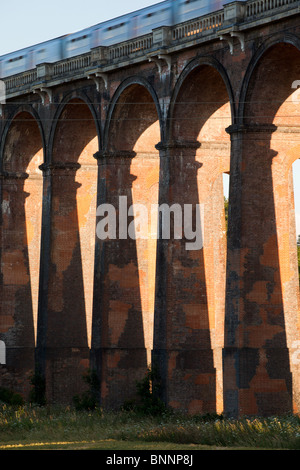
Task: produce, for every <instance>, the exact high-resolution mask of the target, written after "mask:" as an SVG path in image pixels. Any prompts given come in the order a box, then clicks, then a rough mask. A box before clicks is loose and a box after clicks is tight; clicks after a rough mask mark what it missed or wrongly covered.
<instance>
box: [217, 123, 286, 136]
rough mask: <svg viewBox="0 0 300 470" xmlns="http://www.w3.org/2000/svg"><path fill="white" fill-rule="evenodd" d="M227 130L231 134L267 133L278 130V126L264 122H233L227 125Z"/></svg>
mask: <svg viewBox="0 0 300 470" xmlns="http://www.w3.org/2000/svg"><path fill="white" fill-rule="evenodd" d="M225 130H226V132H227V133H228V134H230V135H234V134H252V133H265V134H272V133H273V132H275V131H276V130H277V126H275V125H274V124H268V123H265V124H264V123H262V124H255V123H252V124H232V125H231V126H229V127H227V128H226V129H225Z"/></svg>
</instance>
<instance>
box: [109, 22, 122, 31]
mask: <svg viewBox="0 0 300 470" xmlns="http://www.w3.org/2000/svg"><path fill="white" fill-rule="evenodd" d="M124 24H125V23H120V24H115V25H113V26H110V27H109V28H107V31H112V30H113V29H117V28H121V27H122V26H124Z"/></svg>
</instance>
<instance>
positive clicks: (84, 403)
mask: <svg viewBox="0 0 300 470" xmlns="http://www.w3.org/2000/svg"><path fill="white" fill-rule="evenodd" d="M83 380H84V381H85V382H86V383H87V384H88V386H89V389H88V390H87V391H85V392H83V393H82V394H81V395H75V396H74V397H73V404H74V406H75V409H76V410H77V411H82V410H88V411H92V410H95V409H96V408H97V407H98V405H99V389H100V382H99V379H98V376H97V373H96V371H94V370H92V371H91V370H90V369H89V370H88V371H87V373H86V374H85V375H84V376H83Z"/></svg>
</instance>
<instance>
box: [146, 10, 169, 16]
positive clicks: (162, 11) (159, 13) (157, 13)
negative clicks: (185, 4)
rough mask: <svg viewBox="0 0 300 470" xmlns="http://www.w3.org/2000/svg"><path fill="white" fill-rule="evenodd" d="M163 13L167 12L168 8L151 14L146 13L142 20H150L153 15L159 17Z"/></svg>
mask: <svg viewBox="0 0 300 470" xmlns="http://www.w3.org/2000/svg"><path fill="white" fill-rule="evenodd" d="M165 11H168V8H163V9H162V10H158V11H153V12H152V13H148V14H147V15H145V16H144V17H143V18H150V17H151V16H154V15H161V14H162V13H164V12H165Z"/></svg>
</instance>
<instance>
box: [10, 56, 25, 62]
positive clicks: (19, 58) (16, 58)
mask: <svg viewBox="0 0 300 470" xmlns="http://www.w3.org/2000/svg"><path fill="white" fill-rule="evenodd" d="M21 59H23V56H22V55H20V56H19V57H14V58H13V59H9V61H8V62H17V60H21Z"/></svg>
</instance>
